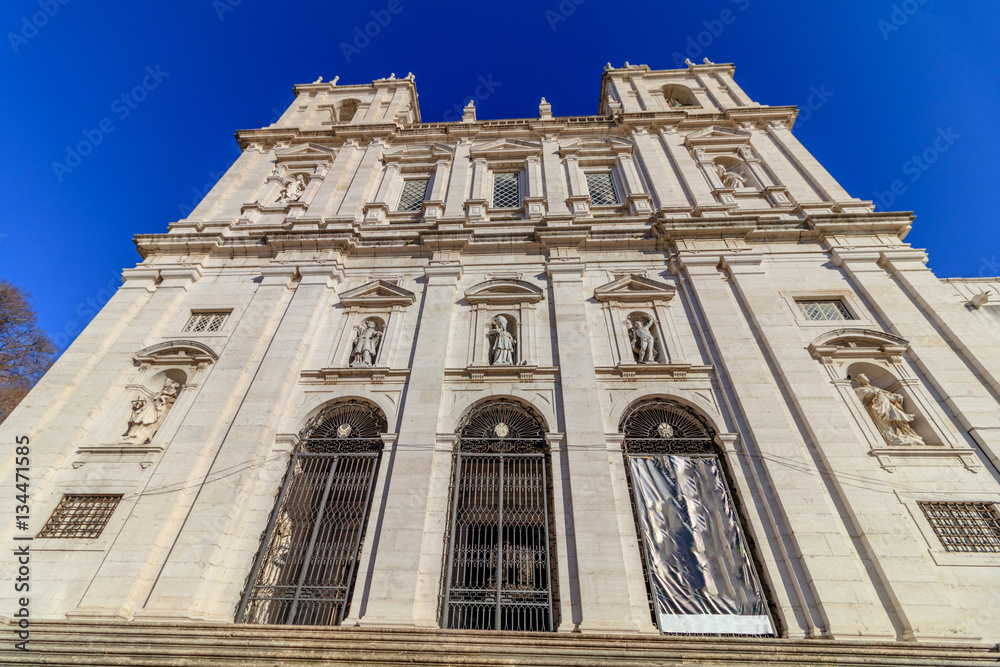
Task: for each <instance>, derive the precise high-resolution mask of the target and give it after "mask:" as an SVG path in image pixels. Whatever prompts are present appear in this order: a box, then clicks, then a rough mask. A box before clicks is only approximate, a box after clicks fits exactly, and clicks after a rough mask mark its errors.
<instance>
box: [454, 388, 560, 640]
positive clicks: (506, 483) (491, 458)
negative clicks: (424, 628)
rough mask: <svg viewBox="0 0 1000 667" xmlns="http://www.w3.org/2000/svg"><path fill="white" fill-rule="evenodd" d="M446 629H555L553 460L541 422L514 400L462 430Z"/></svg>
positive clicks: (491, 407)
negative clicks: (551, 496)
mask: <svg viewBox="0 0 1000 667" xmlns="http://www.w3.org/2000/svg"><path fill="white" fill-rule="evenodd" d="M454 465H455V468H454V470H455V473H454V478H453V487H452V488H453V492H452V508H451V522H450V530H449V538H448V539H449V541H450V548H449V550H448V563H447V580H446V584H445V602H444V604H445V608H444V618H443V621H442V625H443V626H444V627H446V628H465V629H472V630H521V631H551V630H553V629H554V628H555V623H554V619H553V602H552V600H553V590H552V580H553V575H552V571H553V569H554V567H553V560H552V556H553V555H554V554H555V548H554V545H553V544H552V543H551V535H552V534H553V533H552V531H551V528H550V526H551V521H552V519H551V515H550V511H549V508H550V507H551V503H550V493H551V491H550V489H549V483H548V480H549V477H550V475H549V470H550V468H549V466H550V462H549V457H548V448H547V447H546V444H545V435H544V430H543V428H542V425H541V420H540V418H538V417H537V416H535V415H534V414H533V413H532V412H531V411H530V410H529V409H528V408H525V407H523V406H521V405H518V404H516V403H513V402H511V401H506V400H502V399H501V400H497V401H493V402H490V403H487V404H484V405H481V406H479V407H478V408H476V409H474V410H473V411H472V412H470V413H469V414H468V415H467V416H466V417H465V419H463V421H462V425H461V426H460V427H459V441H458V446H457V451H456V454H455V464H454Z"/></svg>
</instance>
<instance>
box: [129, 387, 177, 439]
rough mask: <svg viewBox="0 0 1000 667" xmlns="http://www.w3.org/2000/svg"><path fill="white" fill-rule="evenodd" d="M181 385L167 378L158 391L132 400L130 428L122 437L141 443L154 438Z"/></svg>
mask: <svg viewBox="0 0 1000 667" xmlns="http://www.w3.org/2000/svg"><path fill="white" fill-rule="evenodd" d="M180 387H181V386H180V384H178V383H177V382H174V381H173V380H171V379H170V378H166V379H165V380H164V381H163V387H161V388H160V391H159V392H158V393H156V394H154V395H152V396H137V397H136V399H135V400H134V401H132V415H131V416H130V417H129V420H128V430H126V431H125V434H124V435H123V436H122V439H123V440H127V441H128V442H134V443H136V444H140V445H145V444H147V443H148V442H149V441H150V440H152V438H153V436H154V435H156V430H157V429H158V428H159V427H160V424H161V423H162V422H163V418H164V417H165V416H166V415H167V412H169V411H170V408H171V406H172V405H173V404H174V401H176V400H177V393H178V392H179V391H180Z"/></svg>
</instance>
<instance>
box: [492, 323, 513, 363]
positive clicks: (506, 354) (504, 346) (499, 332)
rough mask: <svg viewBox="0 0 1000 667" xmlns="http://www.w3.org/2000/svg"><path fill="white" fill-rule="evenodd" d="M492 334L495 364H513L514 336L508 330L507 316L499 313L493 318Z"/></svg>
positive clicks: (493, 361)
mask: <svg viewBox="0 0 1000 667" xmlns="http://www.w3.org/2000/svg"><path fill="white" fill-rule="evenodd" d="M490 335H491V336H493V349H492V350H491V352H492V354H491V358H492V361H491V362H490V363H492V364H493V365H494V366H511V365H513V364H514V336H512V335H511V333H510V331H508V330H507V318H506V317H504V316H503V315H497V316H496V317H495V318H493V326H492V327H491V328H490Z"/></svg>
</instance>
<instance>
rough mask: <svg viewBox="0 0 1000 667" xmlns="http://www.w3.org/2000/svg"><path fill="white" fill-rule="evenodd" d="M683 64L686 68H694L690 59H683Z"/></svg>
mask: <svg viewBox="0 0 1000 667" xmlns="http://www.w3.org/2000/svg"><path fill="white" fill-rule="evenodd" d="M684 64H685V65H687V66H688V67H694V63H693V62H691V59H690V58H685V59H684Z"/></svg>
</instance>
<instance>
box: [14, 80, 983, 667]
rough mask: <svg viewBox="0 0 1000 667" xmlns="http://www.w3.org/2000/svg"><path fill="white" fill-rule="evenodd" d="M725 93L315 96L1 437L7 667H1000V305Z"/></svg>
mask: <svg viewBox="0 0 1000 667" xmlns="http://www.w3.org/2000/svg"><path fill="white" fill-rule="evenodd" d="M733 72H734V70H733V67H732V66H731V65H721V64H712V63H708V62H706V64H704V65H696V64H689V66H688V68H687V69H683V70H652V69H650V68H649V67H647V66H645V65H639V66H632V65H628V64H626V66H625V67H623V68H613V67H611V66H610V65H609V66H608V67H607V68H606V69H605V72H604V74H603V77H602V80H601V88H600V100H601V101H600V105H599V108H598V109H597V112H596V115H594V116H582V117H579V116H578V117H559V116H556V115H554V114H553V112H552V108H551V106H550V105H549V104H548V103H547V102H546V101H545V100H544V99H543V100H542V102H541V104H540V105H539V112H538V117H537V118H530V119H506V120H479V119H477V118H476V110H475V108H474V106H472V105H471V104H470V106H468V107H466V109H465V111H464V114H463V118H462V120H461V121H460V122H450V123H424V122H422V121H421V118H420V109H419V105H418V100H417V91H416V86H415V83H414V81H413V77H412V76H408V77H406V78H401V79H400V78H395V77H394V76H392V77H389V78H387V79H380V80H376V81H374V82H372V83H371V84H365V85H338V82H337V81H336V80H335V81H334V82H329V83H326V82H322V80H320V81H317V82H315V83H312V84H306V85H299V86H296V87H295V94H296V98H295V101H294V102H293V103H292V105H291V106H290V107H289V108H288V109H287V111H285V113H284V114H283V115H282V116H281V117H280V118H279V119H278V120H277V121H276V122H275V123H273V124H271V125H270V126H268V127H264V128H260V129H256V130H249V131H241V132H239V133H238V134H237V139H238V141H239V144H240V147H241V148H242V154H241V156H240V157H239V159H237V161H236V162H235V163H234V164H233V166H232V167H231V168H230V169H229V170H228V171H227V172H226V174H225V175H224V176H223V177H222V179H221V180H220V181H219V182H218V183H217V184H216V185H215V187H214V188H213V189H212V190H211V192H209V193H208V195H207V196H206V197H205V198H204V200H203V201H202V202H201V204H200V205H199V206H198V207H197V208H196V209H195V210H194V211H193V212H192V213H191V214H190V215H189V216H188V217H187V218H185V219H182V220H179V221H176V222H173V223H171V224H170V225H169V228H168V230H167V232H166V233H163V234H149V235H140V236H137V237H136V244H137V246H138V249H139V253H140V254H141V256H142V258H143V259H142V262H141V263H139V264H138V265H137V266H136V267H134V268H129V269H126V270H125V271H124V274H123V277H124V283H123V285H122V287H121V289H119V290H118V292H117V294H116V295H115V296H114V297H113V298H112V299H111V301H110V302H109V303H108V304H107V305H106V306H105V307H104V308H103V310H102V311H101V312H100V313H99V314H98V315H97V316H96V317H95V319H94V320H93V322H92V323H91V324H90V325H89V326H88V327H87V329H86V330H85V331H84V332H83V333H82V334H81V335H80V336H79V338H78V339H77V340H76V342H74V343H73V345H72V346H71V347H70V348H69V349H68V350H67V351H66V352H65V353H64V354H63V355H62V357H61V358H60V359H59V361H58V362H57V363H56V365H55V366H54V367H53V368H52V369H51V370H50V371H49V373H48V374H47V375H46V376H45V377H44V378H43V380H42V381H41V382H40V383H39V384H38V386H37V387H36V388H35V389H34V390H33V391H32V392H31V394H30V395H29V396H28V397H27V398H26V399H25V400H24V402H23V403H22V405H21V406H20V407H19V408H18V409H17V410H16V411H15V412H14V413H13V415H12V416H11V417H10V418H9V419H8V420H7V422H6V423H4V424H3V426H2V427H0V440H2V441H3V442H4V443H8V444H10V447H9V451H11V452H13V451H14V447H15V445H14V444H13V443H15V441H17V442H18V443H22V442H23V443H24V444H23V445H21V446H23V447H24V449H23V450H18V452H17V453H18V454H22V453H23V454H25V456H30V474H31V495H30V503H31V504H30V517H31V519H30V530H24V529H18V528H17V527H16V525H14V523H13V522H8V523H10V524H11V525H10V526H7V527H4V529H3V530H4V538H3V539H4V540H6V542H7V543H9V544H15V545H18V546H20V545H26V544H27V545H30V547H29V548H30V553H31V571H32V573H33V574H32V576H33V578H32V580H31V589H30V591H31V592H30V605H29V608H30V618H31V621H30V632H31V639H30V646H31V649H32V650H31V652H30V653H28V654H24V653H21V652H13V651H12V652H8V653H6V654H2V655H0V661H3V660H7V659H13V660H15V661H17V660H29V661H30V660H31V659H37V660H42V659H43V658H44V657H45V656H46V655H50V654H53V653H59V652H62V653H63V654H64V655H65V658H64V659H65V661H66V662H65V664H74V660H80V661H81V662H83V661H84V660H86V659H88V656H91V657H92V656H94V655H106V654H107V655H111V654H114V655H117V656H118V657H119V658H121V659H122V660H126V659H127V660H132V661H134V662H122V663H120V664H154V663H153V662H149V663H147V662H143V660H152V659H153V658H154V657H155V658H157V659H165V657H169V656H183V658H184V659H185V660H190V661H191V662H190V663H188V664H213V665H217V664H246V663H247V662H252V661H254V660H261V661H264V660H272V659H273V658H274V656H276V655H278V654H279V653H280V654H281V655H284V656H296V659H301V660H306V659H308V660H313V661H314V662H315V664H354V663H358V662H363V661H365V660H373V661H381V662H379V664H395V663H394V661H396V662H399V664H402V663H404V662H406V661H407V660H413V659H418V658H419V659H422V660H426V661H429V662H430V663H434V661H445V659H446V658H448V656H449V655H450V656H451V657H452V658H456V656H462V657H463V659H465V660H466V661H467V662H469V664H494V662H491V661H499V660H500V659H501V658H502V659H504V660H514V661H518V660H520V661H521V663H523V664H569V663H563V662H558V660H561V659H564V658H566V657H567V656H575V658H574V659H577V660H578V662H574V663H572V664H614V662H615V661H616V660H622V661H628V660H636V659H639V658H640V657H645V658H646V659H661V660H662V659H666V657H667V656H673V658H672V659H679V658H678V657H677V656H683V657H684V658H685V659H686V660H688V661H690V662H691V663H692V664H703V663H709V662H711V664H722V663H725V662H727V661H728V662H731V663H732V664H747V663H746V662H745V661H746V660H749V658H748V657H747V656H757V657H754V658H753V660H754V661H755V662H759V663H760V664H777V663H778V662H781V661H783V660H784V661H786V662H787V660H790V659H791V658H790V657H789V656H793V655H794V656H797V658H796V659H801V660H804V661H808V660H825V661H828V662H832V663H833V664H840V662H841V661H844V664H847V663H848V662H850V661H851V660H855V659H857V658H858V656H863V657H866V658H868V659H871V660H879V659H885V660H889V659H890V658H889V657H887V656H891V659H892V660H896V661H897V662H895V663H893V664H974V663H980V662H982V663H986V662H990V661H995V653H994V654H992V657H991V653H990V648H991V647H992V646H993V645H995V644H997V643H998V642H1000V592H998V591H1000V472H998V470H1000V467H998V466H1000V410H998V407H1000V403H998V398H1000V319H998V318H1000V303H998V302H997V299H996V297H995V296H993V295H997V294H1000V279H950V280H941V279H939V278H937V277H935V276H934V274H933V273H932V272H931V271H930V270H929V269H928V268H927V267H926V266H925V264H926V261H927V256H926V254H925V252H924V251H922V250H919V249H915V248H913V247H911V246H910V245H908V244H907V243H905V241H904V238H905V236H906V234H907V232H908V231H909V229H910V224H911V221H912V216H911V215H910V214H907V213H896V212H876V211H875V210H874V207H873V206H872V204H871V202H869V201H864V200H859V199H857V198H854V197H852V196H851V195H850V194H848V193H847V192H846V191H845V190H844V189H843V188H842V187H841V186H840V185H839V184H838V183H837V181H836V180H835V179H834V178H833V177H832V176H831V175H830V174H829V173H828V172H827V171H826V170H825V169H824V168H823V167H822V166H821V165H820V164H819V163H818V162H817V160H816V159H815V158H814V157H813V156H812V155H810V153H809V152H808V151H807V150H806V149H805V148H804V147H803V146H802V144H800V143H799V141H798V140H797V139H796V138H795V136H794V134H793V133H792V125H793V123H794V120H795V117H796V110H795V109H794V108H793V107H786V106H766V105H762V104H760V103H758V102H755V101H753V100H751V99H750V98H749V97H748V96H747V95H746V93H745V92H744V91H743V90H742V89H741V88H740V87H739V86H738V85H737V84H736V82H735V81H734V79H733ZM931 224H932V223H931ZM991 297H992V298H991ZM17 461H18V459H17V457H15V456H11V457H8V458H7V459H6V460H5V461H4V467H5V470H7V472H8V478H9V479H14V478H15V474H16V468H17V467H18V466H19V465H22V463H18V462H17ZM0 568H3V570H4V571H5V572H7V573H9V574H10V577H9V578H10V579H11V580H13V579H14V577H15V576H16V572H17V562H16V560H14V559H12V558H10V557H7V558H5V559H3V562H2V563H0ZM0 597H2V600H3V602H2V605H3V609H4V610H5V611H4V612H3V613H4V614H6V616H7V619H8V620H9V621H10V622H11V623H12V624H13V625H12V628H13V630H12V632H16V631H17V629H18V618H17V617H15V614H14V611H16V610H17V609H19V608H20V603H19V598H20V597H22V594H21V593H17V592H15V591H14V589H13V587H8V588H6V589H5V590H4V591H3V592H2V593H0ZM7 610H10V611H7ZM818 640H827V641H818ZM831 640H832V641H831ZM137 645H141V646H142V647H144V648H143V649H142V650H139V649H137V648H136V646H137ZM443 647H444V648H443ZM786 654H787V655H786ZM25 656H28V657H27V658H26V657H25ZM543 656H547V657H544V659H543ZM586 656H593V658H592V660H593V662H587V660H588V659H590V658H587V657H586ZM767 656H771V657H767ZM772 658H773V660H774V661H775V662H774V663H771V662H769V661H770V660H771V659H772ZM94 659H96V658H94ZM178 659H180V658H178ZM456 659H457V658H456ZM199 661H200V662H199ZM547 661H548V662H547ZM928 661H930V662H928ZM53 664H54V663H53ZM59 664H63V663H59ZM86 664H98V663H95V662H87V663H86ZM109 664H110V663H109ZM114 664H119V663H114ZM155 664H161V663H155ZM268 664H271V663H268ZM519 664H520V663H519ZM630 664H631V663H630ZM851 664H853V663H851Z"/></svg>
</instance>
